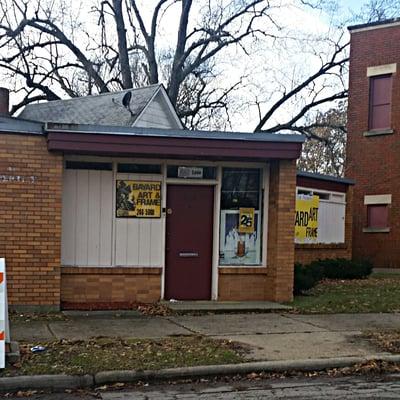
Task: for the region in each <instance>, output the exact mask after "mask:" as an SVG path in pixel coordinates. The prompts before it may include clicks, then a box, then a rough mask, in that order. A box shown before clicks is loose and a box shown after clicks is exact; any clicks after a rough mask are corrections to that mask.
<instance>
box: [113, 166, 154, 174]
mask: <svg viewBox="0 0 400 400" xmlns="http://www.w3.org/2000/svg"><path fill="white" fill-rule="evenodd" d="M118 172H122V173H124V172H126V173H131V174H161V165H159V164H126V163H121V164H118Z"/></svg>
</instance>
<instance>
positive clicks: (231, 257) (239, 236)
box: [219, 210, 261, 265]
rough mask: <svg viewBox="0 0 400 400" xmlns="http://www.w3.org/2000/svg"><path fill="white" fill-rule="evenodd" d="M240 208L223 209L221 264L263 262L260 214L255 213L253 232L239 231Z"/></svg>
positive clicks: (253, 263)
mask: <svg viewBox="0 0 400 400" xmlns="http://www.w3.org/2000/svg"><path fill="white" fill-rule="evenodd" d="M239 217H240V212H239V210H236V211H234V210H222V211H221V234H220V259H219V262H220V265H259V264H260V263H261V240H260V230H259V229H260V222H261V221H260V214H259V212H258V211H256V212H255V213H254V227H253V230H252V232H248V233H242V232H239Z"/></svg>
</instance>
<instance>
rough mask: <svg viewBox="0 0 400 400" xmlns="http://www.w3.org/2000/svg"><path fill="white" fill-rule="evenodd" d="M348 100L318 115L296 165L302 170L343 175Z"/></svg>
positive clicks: (310, 125) (310, 127)
mask: <svg viewBox="0 0 400 400" xmlns="http://www.w3.org/2000/svg"><path fill="white" fill-rule="evenodd" d="M346 123H347V103H346V102H345V101H341V102H339V103H338V105H337V107H335V108H330V109H328V110H327V111H325V112H320V113H318V114H317V116H316V118H315V120H313V121H310V123H309V130H310V131H311V132H312V136H311V135H310V136H308V137H307V139H306V142H305V143H304V145H303V151H302V154H301V157H300V159H299V160H298V162H297V166H298V168H299V169H300V170H302V171H309V172H317V173H324V174H329V175H334V176H342V175H343V173H344V164H345V157H346Z"/></svg>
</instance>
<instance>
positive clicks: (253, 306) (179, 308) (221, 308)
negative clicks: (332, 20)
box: [162, 300, 292, 313]
mask: <svg viewBox="0 0 400 400" xmlns="http://www.w3.org/2000/svg"><path fill="white" fill-rule="evenodd" d="M162 304H164V305H166V306H167V307H168V308H169V309H170V310H172V311H176V312H179V313H191V312H215V313H219V312H221V313H222V312H233V313H234V312H276V311H289V310H291V309H292V307H290V306H286V305H284V304H280V303H275V302H272V301H203V300H202V301H200V300H194V301H187V300H185V301H184V300H182V301H179V300H176V301H168V300H165V301H162Z"/></svg>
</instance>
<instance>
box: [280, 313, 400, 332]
mask: <svg viewBox="0 0 400 400" xmlns="http://www.w3.org/2000/svg"><path fill="white" fill-rule="evenodd" d="M287 316H288V318H291V319H292V320H293V321H298V322H301V323H306V324H310V325H313V326H315V327H318V328H323V329H327V330H330V331H337V332H341V331H363V330H372V329H399V327H400V313H387V314H385V313H376V314H330V315H329V314H327V315H296V314H288V315H287Z"/></svg>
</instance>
